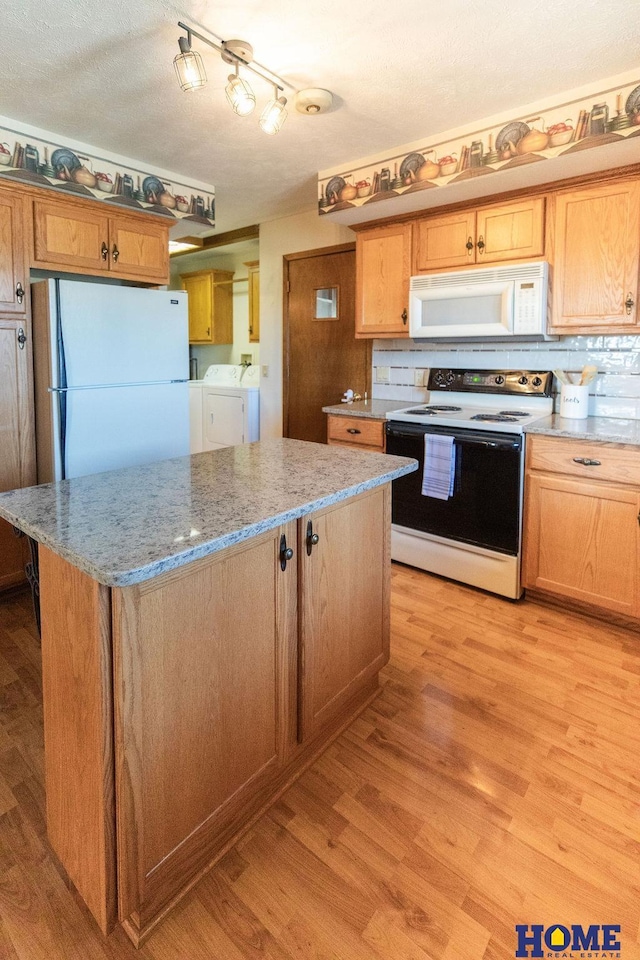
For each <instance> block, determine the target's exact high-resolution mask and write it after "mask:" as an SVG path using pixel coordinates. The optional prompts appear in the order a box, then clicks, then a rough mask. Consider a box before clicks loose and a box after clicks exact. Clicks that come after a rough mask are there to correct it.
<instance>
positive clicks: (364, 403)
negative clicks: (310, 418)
mask: <svg viewBox="0 0 640 960" xmlns="http://www.w3.org/2000/svg"><path fill="white" fill-rule="evenodd" d="M417 403H418V401H417V400H416V404H417ZM410 406H411V401H410V400H353V401H352V402H351V403H337V404H336V405H335V406H333V407H323V408H322V412H323V413H331V414H334V415H336V416H341V417H370V418H371V419H373V420H384V419H385V418H386V415H387V413H391V411H392V410H402V409H404V408H405V407H410Z"/></svg>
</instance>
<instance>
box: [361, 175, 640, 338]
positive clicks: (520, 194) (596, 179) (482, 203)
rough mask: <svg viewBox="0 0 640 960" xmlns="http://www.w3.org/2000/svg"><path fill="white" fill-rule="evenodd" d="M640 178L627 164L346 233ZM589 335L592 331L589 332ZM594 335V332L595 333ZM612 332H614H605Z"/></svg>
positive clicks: (375, 222) (414, 213)
mask: <svg viewBox="0 0 640 960" xmlns="http://www.w3.org/2000/svg"><path fill="white" fill-rule="evenodd" d="M638 177H640V163H634V164H628V165H626V166H624V167H614V168H612V169H608V170H597V171H595V172H594V173H586V174H582V175H581V176H579V177H568V178H567V179H566V180H550V181H549V182H548V183H541V184H536V185H535V186H532V187H524V188H522V187H521V188H520V189H514V190H508V191H506V192H505V193H492V194H490V195H489V196H486V197H477V198H476V199H471V200H459V201H457V202H456V203H448V204H443V205H441V206H437V207H428V208H427V209H424V210H414V211H412V212H411V213H406V214H402V215H399V216H395V217H384V218H381V219H379V220H368V221H367V222H366V223H350V224H349V225H348V226H349V229H351V230H353V231H355V232H356V233H359V232H360V231H364V230H372V229H373V228H374V227H386V226H391V225H392V224H394V223H396V224H397V223H401V222H403V223H413V222H414V221H415V220H421V219H423V218H425V217H429V216H432V215H433V216H440V215H442V214H447V213H455V212H456V211H458V210H466V209H470V208H473V209H476V210H481V209H483V208H484V207H491V206H495V204H496V203H499V204H503V203H507V202H508V201H510V200H525V199H526V198H527V197H539V196H540V197H542V196H545V195H546V194H548V193H554V192H555V193H557V192H558V191H560V190H571V189H573V188H578V187H583V186H590V185H593V186H596V185H597V184H599V183H604V182H607V181H611V180H632V179H637V178H638ZM590 332H591V330H590ZM594 332H595V331H594ZM605 332H614V331H605Z"/></svg>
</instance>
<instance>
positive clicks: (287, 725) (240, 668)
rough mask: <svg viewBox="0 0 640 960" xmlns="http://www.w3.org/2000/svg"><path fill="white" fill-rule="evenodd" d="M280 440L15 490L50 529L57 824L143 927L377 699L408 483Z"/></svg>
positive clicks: (108, 907) (392, 472)
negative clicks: (398, 508)
mask: <svg viewBox="0 0 640 960" xmlns="http://www.w3.org/2000/svg"><path fill="white" fill-rule="evenodd" d="M416 468H417V463H416V461H414V460H407V459H405V458H401V457H389V456H383V455H378V454H372V453H360V452H358V451H351V450H341V449H335V448H331V447H326V446H324V445H319V444H311V443H305V442H302V441H296V440H268V441H263V442H260V443H255V444H248V445H243V446H237V447H229V448H226V449H222V450H216V451H213V452H211V453H203V454H197V455H195V456H192V457H182V458H179V459H174V460H166V461H161V462H159V463H155V464H151V465H149V466H145V467H133V468H128V469H125V470H118V471H113V472H109V473H103V474H96V475H93V476H88V477H80V478H77V479H74V480H69V481H63V482H62V483H59V484H47V485H44V486H41V487H33V488H28V489H24V490H16V491H12V492H10V493H5V494H0V516H2V517H4V518H5V519H7V520H9V522H11V523H13V524H14V525H15V526H16V527H19V528H20V529H21V530H23V531H24V532H25V533H27V534H28V535H29V536H31V537H33V538H34V539H36V540H37V541H38V542H39V543H40V596H41V610H42V660H43V688H44V717H45V773H46V794H47V798H46V799H47V832H48V836H49V840H50V843H51V845H52V847H53V849H54V851H55V852H56V854H57V856H58V858H59V859H60V861H61V863H62V864H63V866H64V868H65V870H66V871H67V873H68V875H69V877H70V878H71V880H72V881H73V883H74V884H75V886H76V888H77V890H78V891H79V893H80V895H81V896H82V898H83V899H84V901H85V903H86V904H87V906H88V908H89V910H90V911H91V913H92V914H93V916H94V917H95V919H96V920H97V922H98V923H99V925H100V927H101V929H102V930H103V932H104V933H107V932H109V930H110V929H111V928H112V927H113V925H114V924H115V922H116V920H120V922H121V923H122V924H123V926H124V928H125V930H126V932H127V933H128V935H129V937H130V938H131V940H132V941H133V942H134V943H135V944H136V945H139V944H140V943H142V942H143V940H144V939H145V938H146V937H147V936H148V935H149V934H150V932H151V931H152V930H153V929H154V927H155V926H156V924H157V923H158V922H159V921H160V920H161V919H162V917H163V916H164V915H165V914H166V912H167V911H168V910H169V909H170V908H171V907H172V906H173V904H174V903H175V902H176V901H177V900H178V899H179V898H180V897H181V896H182V895H183V894H184V893H185V892H186V890H188V889H189V888H190V886H192V885H193V884H194V883H195V882H196V881H197V880H198V878H199V877H200V876H201V875H202V873H203V872H205V871H206V870H207V869H208V868H209V867H210V866H211V865H212V863H214V862H215V861H216V860H217V859H219V857H220V856H222V855H223V854H224V853H225V851H226V850H228V849H229V847H230V846H231V845H232V844H233V843H234V842H235V841H236V840H237V839H238V837H239V835H240V834H241V833H242V832H243V831H245V830H246V829H248V827H249V826H250V825H251V823H253V822H254V821H255V820H256V819H257V817H258V816H260V814H261V813H262V812H263V811H264V810H265V809H266V808H267V807H268V806H269V805H270V804H271V803H272V802H273V801H274V800H275V799H276V797H277V796H279V795H280V794H281V793H282V791H283V790H284V789H286V787H287V786H288V785H289V784H290V783H291V782H292V781H293V780H294V779H295V778H296V777H297V776H299V775H300V773H301V772H302V771H303V770H304V769H305V768H306V766H308V765H309V763H311V762H312V760H313V759H314V758H315V757H316V756H317V755H318V753H320V752H321V751H322V750H323V749H324V747H325V746H326V745H327V743H328V742H329V741H330V740H331V739H333V738H334V737H335V736H336V735H337V734H338V733H339V732H340V730H341V729H343V728H344V726H346V725H347V724H348V723H349V722H350V721H351V719H353V717H354V716H355V715H356V714H357V713H358V712H359V711H360V710H361V709H362V708H363V707H364V706H365V705H366V704H367V703H368V702H369V701H370V700H371V699H372V697H373V696H375V694H376V691H377V685H378V680H377V677H378V672H379V670H380V668H381V667H382V666H383V665H384V664H385V663H386V661H387V659H388V655H389V653H388V651H389V582H390V562H389V535H390V481H391V480H393V479H395V478H396V477H399V476H402V475H404V474H405V473H409V472H411V471H413V470H415V469H416Z"/></svg>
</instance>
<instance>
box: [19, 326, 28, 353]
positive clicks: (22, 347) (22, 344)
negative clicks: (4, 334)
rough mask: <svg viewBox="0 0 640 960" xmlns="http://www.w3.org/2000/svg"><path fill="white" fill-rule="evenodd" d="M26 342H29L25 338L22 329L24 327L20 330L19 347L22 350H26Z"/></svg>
mask: <svg viewBox="0 0 640 960" xmlns="http://www.w3.org/2000/svg"><path fill="white" fill-rule="evenodd" d="M26 342H27V338H26V336H25V333H24V330H23V329H22V327H19V328H18V346H19V347H20V349H21V350H24V345H25V343H26Z"/></svg>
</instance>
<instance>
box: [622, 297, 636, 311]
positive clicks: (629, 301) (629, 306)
mask: <svg viewBox="0 0 640 960" xmlns="http://www.w3.org/2000/svg"><path fill="white" fill-rule="evenodd" d="M634 303H635V300H634V299H633V296H632V294H631V293H628V294H627V299H626V300H625V302H624V305H625V307H626V308H627V314H630V313H631V311H632V310H633V305H634Z"/></svg>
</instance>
